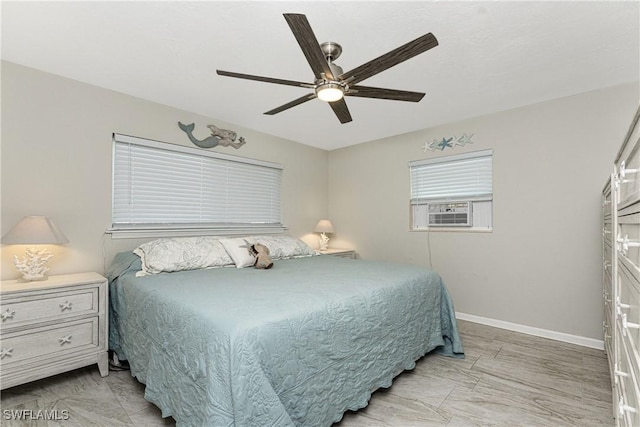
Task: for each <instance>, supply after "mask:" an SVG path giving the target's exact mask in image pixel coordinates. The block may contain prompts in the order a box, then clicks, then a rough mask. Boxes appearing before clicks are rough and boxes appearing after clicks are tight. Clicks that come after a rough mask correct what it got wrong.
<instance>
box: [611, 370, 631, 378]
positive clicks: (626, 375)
mask: <svg viewBox="0 0 640 427" xmlns="http://www.w3.org/2000/svg"><path fill="white" fill-rule="evenodd" d="M614 373H615V374H616V375H617V376H619V377H624V378H627V377H628V376H629V374H627V373H626V372H624V371H620V370H617V369H616V371H615V372H614Z"/></svg>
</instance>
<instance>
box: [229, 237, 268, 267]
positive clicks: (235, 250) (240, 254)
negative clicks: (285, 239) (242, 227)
mask: <svg viewBox="0 0 640 427" xmlns="http://www.w3.org/2000/svg"><path fill="white" fill-rule="evenodd" d="M220 243H222V246H224V248H225V249H226V250H227V253H228V254H229V256H230V257H231V259H233V262H234V263H235V264H236V268H244V267H251V266H252V265H254V264H255V263H256V257H255V256H253V254H252V253H251V251H250V250H249V248H250V247H251V245H253V244H254V243H256V241H255V240H254V239H253V238H251V237H244V238H242V237H241V238H234V239H220ZM269 249H271V248H269Z"/></svg>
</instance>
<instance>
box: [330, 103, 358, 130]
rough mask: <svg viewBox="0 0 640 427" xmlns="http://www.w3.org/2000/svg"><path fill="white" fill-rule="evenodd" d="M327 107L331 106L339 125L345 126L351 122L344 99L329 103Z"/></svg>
mask: <svg viewBox="0 0 640 427" xmlns="http://www.w3.org/2000/svg"><path fill="white" fill-rule="evenodd" d="M329 105H330V106H331V109H332V110H333V112H334V113H336V116H337V117H338V120H340V123H342V124H345V123H349V122H350V121H351V120H353V119H352V118H351V113H349V108H348V107H347V103H346V102H345V101H344V98H342V99H340V100H338V101H334V102H330V103H329Z"/></svg>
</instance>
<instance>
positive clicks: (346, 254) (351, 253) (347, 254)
mask: <svg viewBox="0 0 640 427" xmlns="http://www.w3.org/2000/svg"><path fill="white" fill-rule="evenodd" d="M318 252H320V253H321V254H322V255H333V256H339V257H341V258H351V259H356V251H355V250H353V249H338V248H329V249H327V250H326V251H318Z"/></svg>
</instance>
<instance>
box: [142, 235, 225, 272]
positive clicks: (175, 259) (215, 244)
mask: <svg viewBox="0 0 640 427" xmlns="http://www.w3.org/2000/svg"><path fill="white" fill-rule="evenodd" d="M133 253H135V254H136V255H138V256H139V257H140V259H141V260H142V271H139V272H138V273H136V276H145V275H147V274H157V273H163V272H173V271H183V270H197V269H200V268H212V267H222V266H225V265H231V264H233V260H232V259H231V258H230V257H229V254H227V251H226V250H225V248H224V247H223V246H222V245H221V244H220V241H219V240H218V239H217V238H215V237H212V236H199V237H173V238H163V239H157V240H153V241H151V242H147V243H143V244H142V245H140V246H138V247H137V248H136V249H134V251H133Z"/></svg>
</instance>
